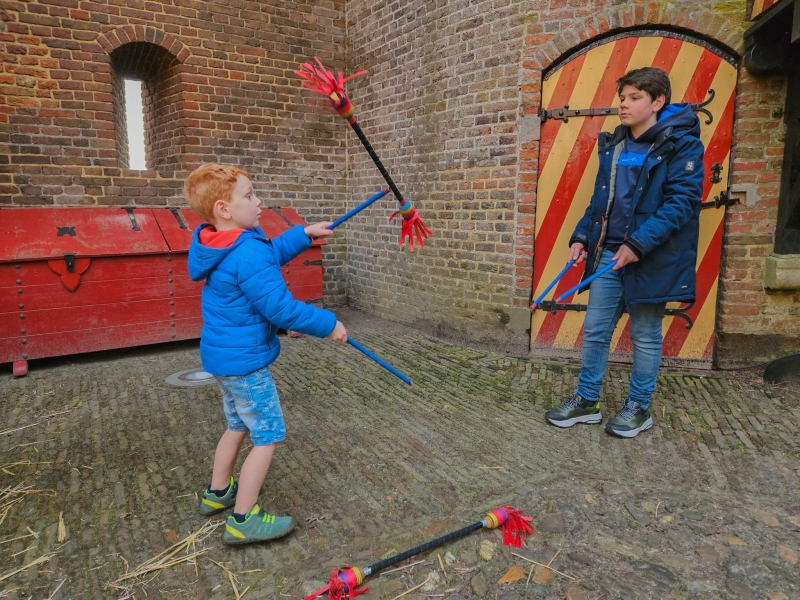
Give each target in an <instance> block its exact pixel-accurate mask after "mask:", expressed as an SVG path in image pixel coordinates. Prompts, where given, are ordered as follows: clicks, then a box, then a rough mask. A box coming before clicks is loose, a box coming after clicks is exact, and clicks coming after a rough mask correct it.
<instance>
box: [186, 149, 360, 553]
mask: <svg viewBox="0 0 800 600" xmlns="http://www.w3.org/2000/svg"><path fill="white" fill-rule="evenodd" d="M186 198H187V199H188V201H189V204H190V205H191V207H192V209H194V211H195V212H197V214H199V215H200V216H201V217H202V218H203V219H204V220H205V221H207V222H208V223H209V224H207V225H206V224H204V225H201V226H200V227H198V228H197V229H196V230H195V232H194V236H193V239H192V245H191V247H190V248H189V274H190V276H191V277H192V279H193V280H194V281H200V280H203V279H205V280H206V283H205V285H204V286H203V299H202V308H203V331H202V334H201V338H200V358H201V360H202V363H203V369H204V370H206V371H208V372H209V373H211V374H212V375H214V376H215V378H216V380H217V383H218V384H219V387H220V390H221V391H222V399H223V407H224V411H225V417H226V419H227V422H228V429H227V430H226V431H225V433H224V434H223V435H222V438H221V439H220V440H219V443H218V444H217V449H216V453H215V454H214V470H213V474H212V476H211V485H210V486H209V487H208V488H207V489H206V490H204V491H203V498H202V500H201V504H200V511H201V512H202V513H203V514H205V515H210V514H214V513H216V512H219V511H221V510H224V509H226V508H229V507H231V506H234V509H233V514H231V515H230V516H229V517H228V520H227V522H226V525H225V534H224V540H225V541H226V542H227V543H229V544H247V543H250V542H260V541H265V540H271V539H274V538H277V537H280V536H282V535H286V534H287V533H289V532H290V531H291V530H292V529H293V528H294V527H295V520H294V519H293V518H292V517H280V516H279V517H276V516H273V515H270V514H268V513H266V512H264V511H263V510H262V509H261V508H260V507H259V505H258V504H257V501H258V495H259V492H260V491H261V485H262V484H263V483H264V478H265V477H266V475H267V470H268V469H269V466H270V463H271V462H272V455H273V453H274V452H275V445H276V444H277V443H278V442H281V441H283V439H284V438H285V436H286V429H285V426H284V423H283V413H282V412H281V405H280V402H279V400H278V393H277V390H276V389H275V382H274V381H273V379H272V375H271V374H270V371H269V365H270V364H272V363H273V362H274V361H275V360H276V359H277V358H278V354H279V352H280V342H279V341H278V338H277V331H278V328H284V329H290V330H294V331H299V332H302V333H307V334H309V335H314V336H317V337H327V338H329V339H332V340H336V341H339V342H346V341H347V331H345V328H344V326H343V325H342V324H341V323H340V322H339V321H337V320H336V316H335V315H334V314H333V313H332V312H330V311H327V310H322V309H319V308H316V307H314V306H311V305H308V304H305V303H303V302H300V301H297V300H295V299H293V298H292V295H291V294H290V293H289V291H288V290H287V289H286V284H285V283H284V281H283V278H282V276H281V272H280V266H281V265H282V264H284V263H286V262H288V261H289V260H291V259H292V258H294V257H295V256H297V255H298V254H300V253H301V252H302V251H303V250H305V249H306V248H308V247H309V246H310V245H311V239H312V238H315V237H324V236H328V235H331V234H332V233H333V232H332V231H330V230H328V229H326V228H325V227H326V226H327V225H328V223H317V224H315V225H309V226H307V227H305V228H303V227H302V226H299V225H298V226H296V227H294V228H292V229H290V230H288V231H286V232H285V233H284V234H283V235H281V236H279V237H277V238H273V239H267V238H266V236H265V235H264V232H263V231H262V230H261V228H260V227H259V226H258V217H259V214H260V213H261V209H260V208H259V206H260V205H261V201H260V200H259V199H258V198H257V197H256V195H255V192H254V191H253V185H252V183H251V182H250V178H249V176H248V175H247V173H246V172H245V171H243V170H241V169H238V168H236V167H228V166H223V165H216V164H206V165H203V166H201V167H200V168H198V169H197V170H196V171H194V172H193V173H192V174H191V175H190V176H189V178H188V180H187V181H186ZM248 433H249V434H250V439H251V441H252V442H253V449H252V450H251V451H250V453H249V454H248V455H247V458H246V459H245V461H244V464H243V465H242V470H241V473H240V475H239V482H238V484H237V483H236V482H235V481H234V479H233V476H232V472H233V467H234V463H235V462H236V458H237V456H238V455H239V449H240V448H241V445H242V442H243V441H244V438H245V436H246V435H247V434H248Z"/></svg>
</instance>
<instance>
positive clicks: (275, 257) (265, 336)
mask: <svg viewBox="0 0 800 600" xmlns="http://www.w3.org/2000/svg"><path fill="white" fill-rule="evenodd" d="M203 227H208V225H200V227H198V228H197V229H196V230H195V232H194V235H193V237H192V245H191V247H190V248H189V276H190V277H191V278H192V280H194V281H201V280H203V279H205V280H206V284H205V285H204V286H203V301H202V306H203V331H202V334H201V337H200V359H201V360H202V362H203V369H204V370H206V371H208V372H209V373H211V374H213V375H220V376H232V375H247V374H248V373H252V372H253V371H255V370H256V369H260V368H262V367H265V366H267V365H270V364H272V363H273V362H274V361H275V359H277V358H278V354H280V351H281V345H280V341H279V340H278V336H277V332H278V328H279V327H281V328H283V329H291V330H293V331H299V332H301V333H307V334H308V335H314V336H317V337H327V336H328V335H329V334H330V333H331V332H332V331H333V329H334V327H335V326H336V315H334V314H333V313H332V312H330V311H328V310H323V309H321V308H317V307H316V306H312V305H310V304H306V303H304V302H300V301H299V300H295V299H294V298H292V295H291V294H290V293H289V290H288V289H286V283H285V282H284V280H283V277H282V276H281V270H280V267H281V265H283V264H285V263H287V262H289V261H290V260H291V259H293V258H294V257H295V256H297V255H298V254H300V253H301V252H302V251H303V250H305V249H306V248H308V247H309V246H310V245H311V240H310V239H309V238H308V236H307V235H306V234H305V231H303V227H302V226H301V225H298V226H297V227H293V228H292V229H290V230H288V231H287V232H285V233H284V234H282V235H280V236H279V237H276V238H273V239H271V240H268V239H267V238H266V236H265V235H264V232H263V231H262V230H261V228H260V227H259V228H256V229H253V230H245V231H244V232H242V234H241V235H240V236H239V237H238V239H237V240H236V241H235V242H234V243H233V245H231V246H229V247H227V248H209V247H207V246H204V245H203V244H201V243H200V237H199V236H200V230H201V229H202V228H203Z"/></svg>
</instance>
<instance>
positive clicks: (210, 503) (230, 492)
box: [200, 477, 239, 516]
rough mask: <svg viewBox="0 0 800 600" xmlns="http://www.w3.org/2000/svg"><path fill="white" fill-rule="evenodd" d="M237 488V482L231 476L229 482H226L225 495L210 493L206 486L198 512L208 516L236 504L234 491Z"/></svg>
mask: <svg viewBox="0 0 800 600" xmlns="http://www.w3.org/2000/svg"><path fill="white" fill-rule="evenodd" d="M238 489H239V484H238V483H236V482H235V481H234V480H233V477H231V482H230V483H229V484H228V489H227V490H225V495H224V496H222V498H220V497H219V496H217V495H216V494H213V493H211V487H210V486H209V487H207V488H206V489H204V490H203V499H202V500H200V512H201V513H202V514H204V515H206V516H208V515H215V514H217V513H218V512H220V511H223V510H225V509H226V508H230V507H231V506H233V505H234V504H236V491H237V490H238Z"/></svg>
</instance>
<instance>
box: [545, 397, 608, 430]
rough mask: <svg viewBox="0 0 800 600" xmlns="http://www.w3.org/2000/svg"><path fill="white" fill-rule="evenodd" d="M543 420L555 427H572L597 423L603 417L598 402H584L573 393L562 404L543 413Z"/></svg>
mask: <svg viewBox="0 0 800 600" xmlns="http://www.w3.org/2000/svg"><path fill="white" fill-rule="evenodd" d="M544 418H545V419H547V422H548V423H550V424H551V425H555V426H556V427H572V426H573V425H575V424H576V423H595V424H596V423H599V422H600V421H602V420H603V415H602V413H601V412H600V403H599V402H589V401H588V400H584V399H583V398H582V397H581V396H580V394H578V393H577V392H575V393H574V394H572V395H571V396H570V397H569V400H567V401H566V402H564V404H562V405H561V406H559V407H558V408H553V409H551V410H548V411H547V412H546V413H544Z"/></svg>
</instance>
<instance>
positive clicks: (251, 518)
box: [223, 504, 297, 544]
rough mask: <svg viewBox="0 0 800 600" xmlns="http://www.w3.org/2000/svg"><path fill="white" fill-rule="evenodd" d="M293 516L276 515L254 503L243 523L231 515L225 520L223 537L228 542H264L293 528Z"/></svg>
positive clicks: (294, 522) (294, 523)
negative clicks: (266, 511)
mask: <svg viewBox="0 0 800 600" xmlns="http://www.w3.org/2000/svg"><path fill="white" fill-rule="evenodd" d="M295 525H297V522H296V521H295V520H294V517H276V516H274V515H270V514H268V513H265V512H264V511H263V510H261V508H260V507H259V506H258V504H256V505H255V506H254V507H253V508H251V509H250V512H248V513H247V515H245V518H244V523H237V522H236V519H234V518H233V515H230V516H228V520H227V521H226V522H225V535H224V536H223V539H224V540H225V542H226V543H228V544H252V543H253V542H266V541H267V540H274V539H275V538H279V537H281V536H284V535H286V534H287V533H289V532H290V531H291V530H292V529H294V528H295Z"/></svg>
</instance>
